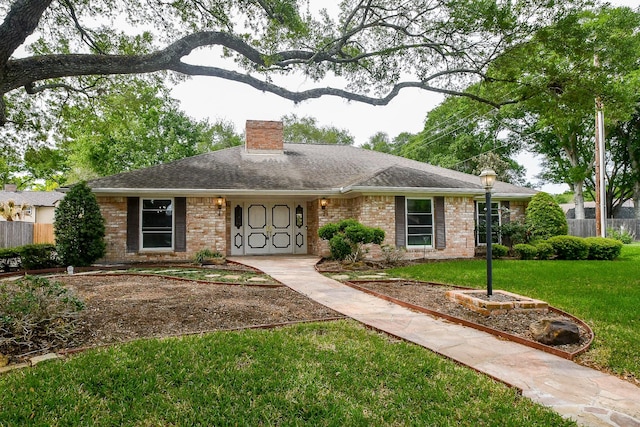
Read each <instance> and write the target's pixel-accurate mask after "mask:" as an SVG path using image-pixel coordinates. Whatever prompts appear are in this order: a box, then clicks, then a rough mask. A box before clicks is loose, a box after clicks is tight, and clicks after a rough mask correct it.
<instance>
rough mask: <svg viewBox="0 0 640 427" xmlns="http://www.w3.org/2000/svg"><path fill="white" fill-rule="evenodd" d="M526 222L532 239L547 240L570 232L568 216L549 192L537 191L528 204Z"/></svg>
mask: <svg viewBox="0 0 640 427" xmlns="http://www.w3.org/2000/svg"><path fill="white" fill-rule="evenodd" d="M525 224H526V226H527V230H528V232H529V235H530V238H531V239H532V240H536V239H540V240H546V239H548V238H550V237H553V236H561V235H565V234H567V233H568V232H569V226H568V225H567V218H566V217H565V216H564V212H563V211H562V208H561V207H560V205H558V203H557V202H556V201H555V200H554V199H553V197H551V196H550V195H549V194H547V193H542V192H541V193H537V194H536V195H535V196H533V198H532V199H531V201H530V202H529V205H528V206H527V210H526V218H525Z"/></svg>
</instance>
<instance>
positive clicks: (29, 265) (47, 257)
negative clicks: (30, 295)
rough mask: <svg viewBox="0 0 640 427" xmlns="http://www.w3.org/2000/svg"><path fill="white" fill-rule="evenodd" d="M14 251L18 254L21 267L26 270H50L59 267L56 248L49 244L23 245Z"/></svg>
mask: <svg viewBox="0 0 640 427" xmlns="http://www.w3.org/2000/svg"><path fill="white" fill-rule="evenodd" d="M16 250H17V251H18V252H19V253H20V260H21V263H22V267H23V268H25V269H27V270H38V269H44V268H52V267H58V266H59V265H60V260H59V259H58V253H57V251H56V246H55V245H52V244H50V243H37V244H32V245H24V246H21V247H19V248H16Z"/></svg>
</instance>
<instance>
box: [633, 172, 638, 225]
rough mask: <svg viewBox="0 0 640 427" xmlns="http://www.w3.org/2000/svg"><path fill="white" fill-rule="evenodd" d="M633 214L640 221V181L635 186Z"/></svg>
mask: <svg viewBox="0 0 640 427" xmlns="http://www.w3.org/2000/svg"><path fill="white" fill-rule="evenodd" d="M633 212H634V217H635V219H637V220H640V181H636V182H635V184H633Z"/></svg>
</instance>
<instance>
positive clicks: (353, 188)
mask: <svg viewBox="0 0 640 427" xmlns="http://www.w3.org/2000/svg"><path fill="white" fill-rule="evenodd" d="M340 192H341V193H342V194H348V193H352V192H358V193H378V194H425V193H428V194H432V195H445V196H448V195H456V196H470V197H481V196H484V195H485V194H486V192H485V190H484V189H480V188H438V187H369V186H358V185H350V186H347V187H342V188H340ZM491 194H492V195H493V197H496V198H499V199H502V200H505V199H513V200H522V199H525V200H526V199H530V198H531V197H533V194H530V193H500V192H492V193H491Z"/></svg>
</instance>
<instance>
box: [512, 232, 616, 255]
mask: <svg viewBox="0 0 640 427" xmlns="http://www.w3.org/2000/svg"><path fill="white" fill-rule="evenodd" d="M621 250H622V242H620V241H619V240H615V239H609V238H605V237H587V238H582V237H575V236H554V237H551V238H550V239H549V240H546V241H543V242H539V243H537V244H536V245H535V246H534V245H528V244H519V245H515V246H514V247H513V251H514V253H515V255H516V256H517V257H518V258H520V259H535V258H537V259H549V258H552V257H554V256H555V258H556V259H562V260H584V259H591V260H613V259H616V258H617V257H618V256H620V251H621Z"/></svg>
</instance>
